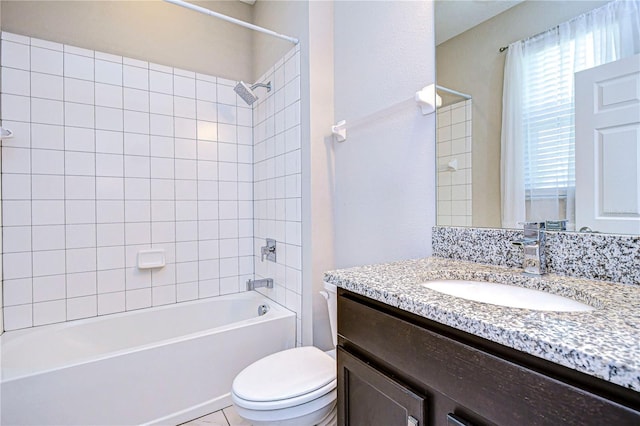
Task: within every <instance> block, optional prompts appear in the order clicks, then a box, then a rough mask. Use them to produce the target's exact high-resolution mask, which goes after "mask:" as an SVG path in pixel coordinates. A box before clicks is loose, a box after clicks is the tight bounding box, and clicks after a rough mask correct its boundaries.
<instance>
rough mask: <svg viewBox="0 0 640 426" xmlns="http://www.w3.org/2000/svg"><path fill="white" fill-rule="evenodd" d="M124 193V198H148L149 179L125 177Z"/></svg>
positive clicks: (149, 195)
mask: <svg viewBox="0 0 640 426" xmlns="http://www.w3.org/2000/svg"><path fill="white" fill-rule="evenodd" d="M124 195H125V199H126V200H149V199H150V198H151V179H142V178H133V177H128V178H125V180H124Z"/></svg>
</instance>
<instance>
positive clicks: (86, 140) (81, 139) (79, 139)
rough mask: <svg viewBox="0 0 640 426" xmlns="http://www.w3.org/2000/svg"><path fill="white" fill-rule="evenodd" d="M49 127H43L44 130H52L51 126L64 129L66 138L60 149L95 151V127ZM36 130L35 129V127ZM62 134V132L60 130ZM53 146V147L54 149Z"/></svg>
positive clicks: (54, 127) (55, 127)
mask: <svg viewBox="0 0 640 426" xmlns="http://www.w3.org/2000/svg"><path fill="white" fill-rule="evenodd" d="M46 127H47V129H43V131H45V130H46V131H47V132H50V131H51V128H53V129H64V139H63V140H62V144H63V145H62V146H60V147H59V149H62V148H64V149H66V150H68V151H85V152H93V151H95V137H96V135H95V130H93V129H85V128H79V127H68V128H63V127H59V126H46ZM34 130H35V129H34ZM60 133H61V135H62V132H60ZM57 147H58V144H57V143H56V144H55V148H57ZM43 148H44V147H43ZM53 148H54V147H52V148H51V149H53Z"/></svg>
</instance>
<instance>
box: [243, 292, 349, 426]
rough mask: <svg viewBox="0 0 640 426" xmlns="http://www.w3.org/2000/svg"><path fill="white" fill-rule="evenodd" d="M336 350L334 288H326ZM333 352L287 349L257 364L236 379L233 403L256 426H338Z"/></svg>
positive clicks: (309, 347) (303, 348) (306, 348)
mask: <svg viewBox="0 0 640 426" xmlns="http://www.w3.org/2000/svg"><path fill="white" fill-rule="evenodd" d="M324 288H325V290H326V291H322V292H320V293H321V294H322V295H323V296H324V297H325V299H327V306H328V308H329V322H330V326H331V337H332V339H333V344H334V347H335V345H336V344H337V336H338V335H337V331H336V318H337V303H336V302H337V298H336V286H334V285H333V284H329V283H324ZM336 394H337V391H336V360H335V349H333V350H331V351H328V352H323V351H321V350H320V349H318V348H316V347H313V346H304V347H299V348H293V349H287V350H285V351H281V352H277V353H275V354H272V355H269V356H267V357H265V358H262V359H260V360H259V361H256V362H254V363H253V364H251V365H250V366H248V367H247V368H245V369H244V370H242V371H241V372H240V373H239V374H238V375H237V376H236V378H235V379H234V381H233V385H232V390H231V399H232V400H233V403H234V405H235V407H236V410H237V412H238V414H239V415H240V417H242V418H244V419H245V420H247V421H248V422H249V423H251V424H252V425H254V426H267V425H268V426H273V425H278V426H302V425H304V426H312V425H317V426H332V425H335V424H336V423H337V408H336Z"/></svg>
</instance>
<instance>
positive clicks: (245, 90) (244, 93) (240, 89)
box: [233, 81, 271, 105]
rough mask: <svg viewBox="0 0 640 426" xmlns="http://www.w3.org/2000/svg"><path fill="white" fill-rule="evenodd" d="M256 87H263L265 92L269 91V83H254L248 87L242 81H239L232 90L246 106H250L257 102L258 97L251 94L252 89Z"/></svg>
mask: <svg viewBox="0 0 640 426" xmlns="http://www.w3.org/2000/svg"><path fill="white" fill-rule="evenodd" d="M256 87H265V88H266V89H267V92H270V91H271V82H268V83H266V84H265V83H256V84H254V85H252V86H249V85H248V84H247V83H245V82H244V81H239V82H238V84H236V87H234V88H233V90H235V92H236V93H237V94H238V96H240V97H241V98H242V100H243V101H245V102H246V103H247V105H252V104H253V103H254V102H255V101H257V100H258V96H256V94H255V93H254V92H253V89H255V88H256Z"/></svg>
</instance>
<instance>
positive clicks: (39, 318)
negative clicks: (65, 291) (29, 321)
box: [33, 300, 66, 326]
mask: <svg viewBox="0 0 640 426" xmlns="http://www.w3.org/2000/svg"><path fill="white" fill-rule="evenodd" d="M65 320H66V303H65V301H64V300H54V301H51V302H41V303H34V304H33V325H35V326H37V325H45V324H53V323H57V322H63V321H65Z"/></svg>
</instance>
